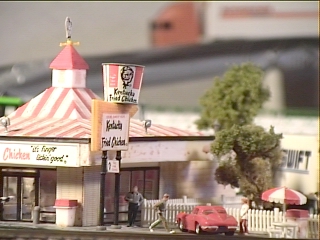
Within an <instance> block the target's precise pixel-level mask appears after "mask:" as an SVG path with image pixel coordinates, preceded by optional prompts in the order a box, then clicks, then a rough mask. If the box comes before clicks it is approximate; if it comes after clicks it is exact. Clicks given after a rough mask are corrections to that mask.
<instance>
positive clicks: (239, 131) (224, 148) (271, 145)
mask: <svg viewBox="0 0 320 240" xmlns="http://www.w3.org/2000/svg"><path fill="white" fill-rule="evenodd" d="M281 138H282V134H276V133H275V132H274V128H273V127H271V128H270V130H269V131H265V130H264V129H263V128H262V127H260V126H256V125H245V126H239V125H234V126H233V127H231V128H229V129H223V130H222V131H219V132H218V133H217V134H216V139H215V140H214V141H213V143H212V145H211V151H212V153H213V154H214V155H216V156H218V158H219V159H220V160H219V167H218V168H217V170H216V172H215V178H216V180H217V182H218V183H220V184H223V185H230V186H231V187H237V188H240V191H241V192H242V193H243V194H244V195H245V196H247V197H249V198H250V199H252V200H255V202H256V204H260V201H259V199H260V196H261V194H262V192H263V191H265V190H267V189H269V188H271V187H273V179H274V177H275V176H274V175H275V172H276V171H275V170H276V169H277V168H278V167H279V166H280V164H281V148H280V140H281ZM231 153H233V155H232V154H231Z"/></svg>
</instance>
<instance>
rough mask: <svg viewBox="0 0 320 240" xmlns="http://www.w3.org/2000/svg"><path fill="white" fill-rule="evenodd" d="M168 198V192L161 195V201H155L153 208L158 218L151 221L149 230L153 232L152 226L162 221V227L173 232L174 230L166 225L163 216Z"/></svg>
mask: <svg viewBox="0 0 320 240" xmlns="http://www.w3.org/2000/svg"><path fill="white" fill-rule="evenodd" d="M168 200H169V194H167V193H165V194H164V195H163V198H162V200H161V201H159V202H158V203H156V204H155V205H154V206H153V208H154V209H155V210H156V211H157V214H158V219H157V220H156V221H154V222H153V223H151V225H150V227H149V230H150V232H153V228H154V227H156V226H158V224H159V223H160V222H162V224H163V226H164V228H165V229H166V230H167V231H168V232H169V233H175V231H174V230H172V229H169V227H168V222H167V219H166V218H165V217H164V216H163V215H164V212H165V211H166V208H167V201H168Z"/></svg>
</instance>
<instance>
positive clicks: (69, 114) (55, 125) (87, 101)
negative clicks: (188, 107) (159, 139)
mask: <svg viewBox="0 0 320 240" xmlns="http://www.w3.org/2000/svg"><path fill="white" fill-rule="evenodd" d="M92 99H99V97H98V96H97V95H96V94H94V93H93V92H92V91H91V90H90V89H88V88H79V89H77V88H54V87H51V88H48V89H46V90H45V91H44V92H42V93H41V94H39V95H38V96H36V97H35V98H33V99H32V100H30V101H29V102H28V103H26V104H24V105H23V106H21V107H20V108H18V109H17V110H16V111H15V112H13V113H12V114H10V115H9V116H8V117H9V118H10V122H11V125H10V126H9V130H10V131H9V132H8V133H1V134H0V135H2V136H3V135H5V136H28V137H59V138H63V137H65V138H90V137H91V100H92ZM201 135H202V134H201V133H194V132H190V131H185V130H180V129H177V128H173V127H165V126H161V125H158V124H152V126H151V127H150V128H149V129H148V134H147V135H146V133H145V130H144V127H143V124H142V122H141V121H139V120H137V119H131V120H130V137H143V136H201Z"/></svg>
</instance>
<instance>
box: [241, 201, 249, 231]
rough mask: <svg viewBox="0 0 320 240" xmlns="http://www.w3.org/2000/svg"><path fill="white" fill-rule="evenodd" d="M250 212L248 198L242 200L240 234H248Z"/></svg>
mask: <svg viewBox="0 0 320 240" xmlns="http://www.w3.org/2000/svg"><path fill="white" fill-rule="evenodd" d="M248 210H249V204H248V199H247V198H242V206H241V210H240V234H248V233H249V232H248Z"/></svg>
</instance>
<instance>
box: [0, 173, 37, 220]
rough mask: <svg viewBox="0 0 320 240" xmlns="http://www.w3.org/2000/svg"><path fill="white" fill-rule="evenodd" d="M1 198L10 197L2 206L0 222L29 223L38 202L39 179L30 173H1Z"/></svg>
mask: <svg viewBox="0 0 320 240" xmlns="http://www.w3.org/2000/svg"><path fill="white" fill-rule="evenodd" d="M1 180H2V186H3V187H2V196H4V197H8V196H12V197H14V198H13V199H10V200H9V202H5V203H3V204H2V208H1V209H2V211H1V214H0V217H1V220H11V221H31V220H32V209H33V207H34V206H38V202H39V197H38V196H39V187H38V186H39V177H37V174H36V173H31V172H2V178H1Z"/></svg>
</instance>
